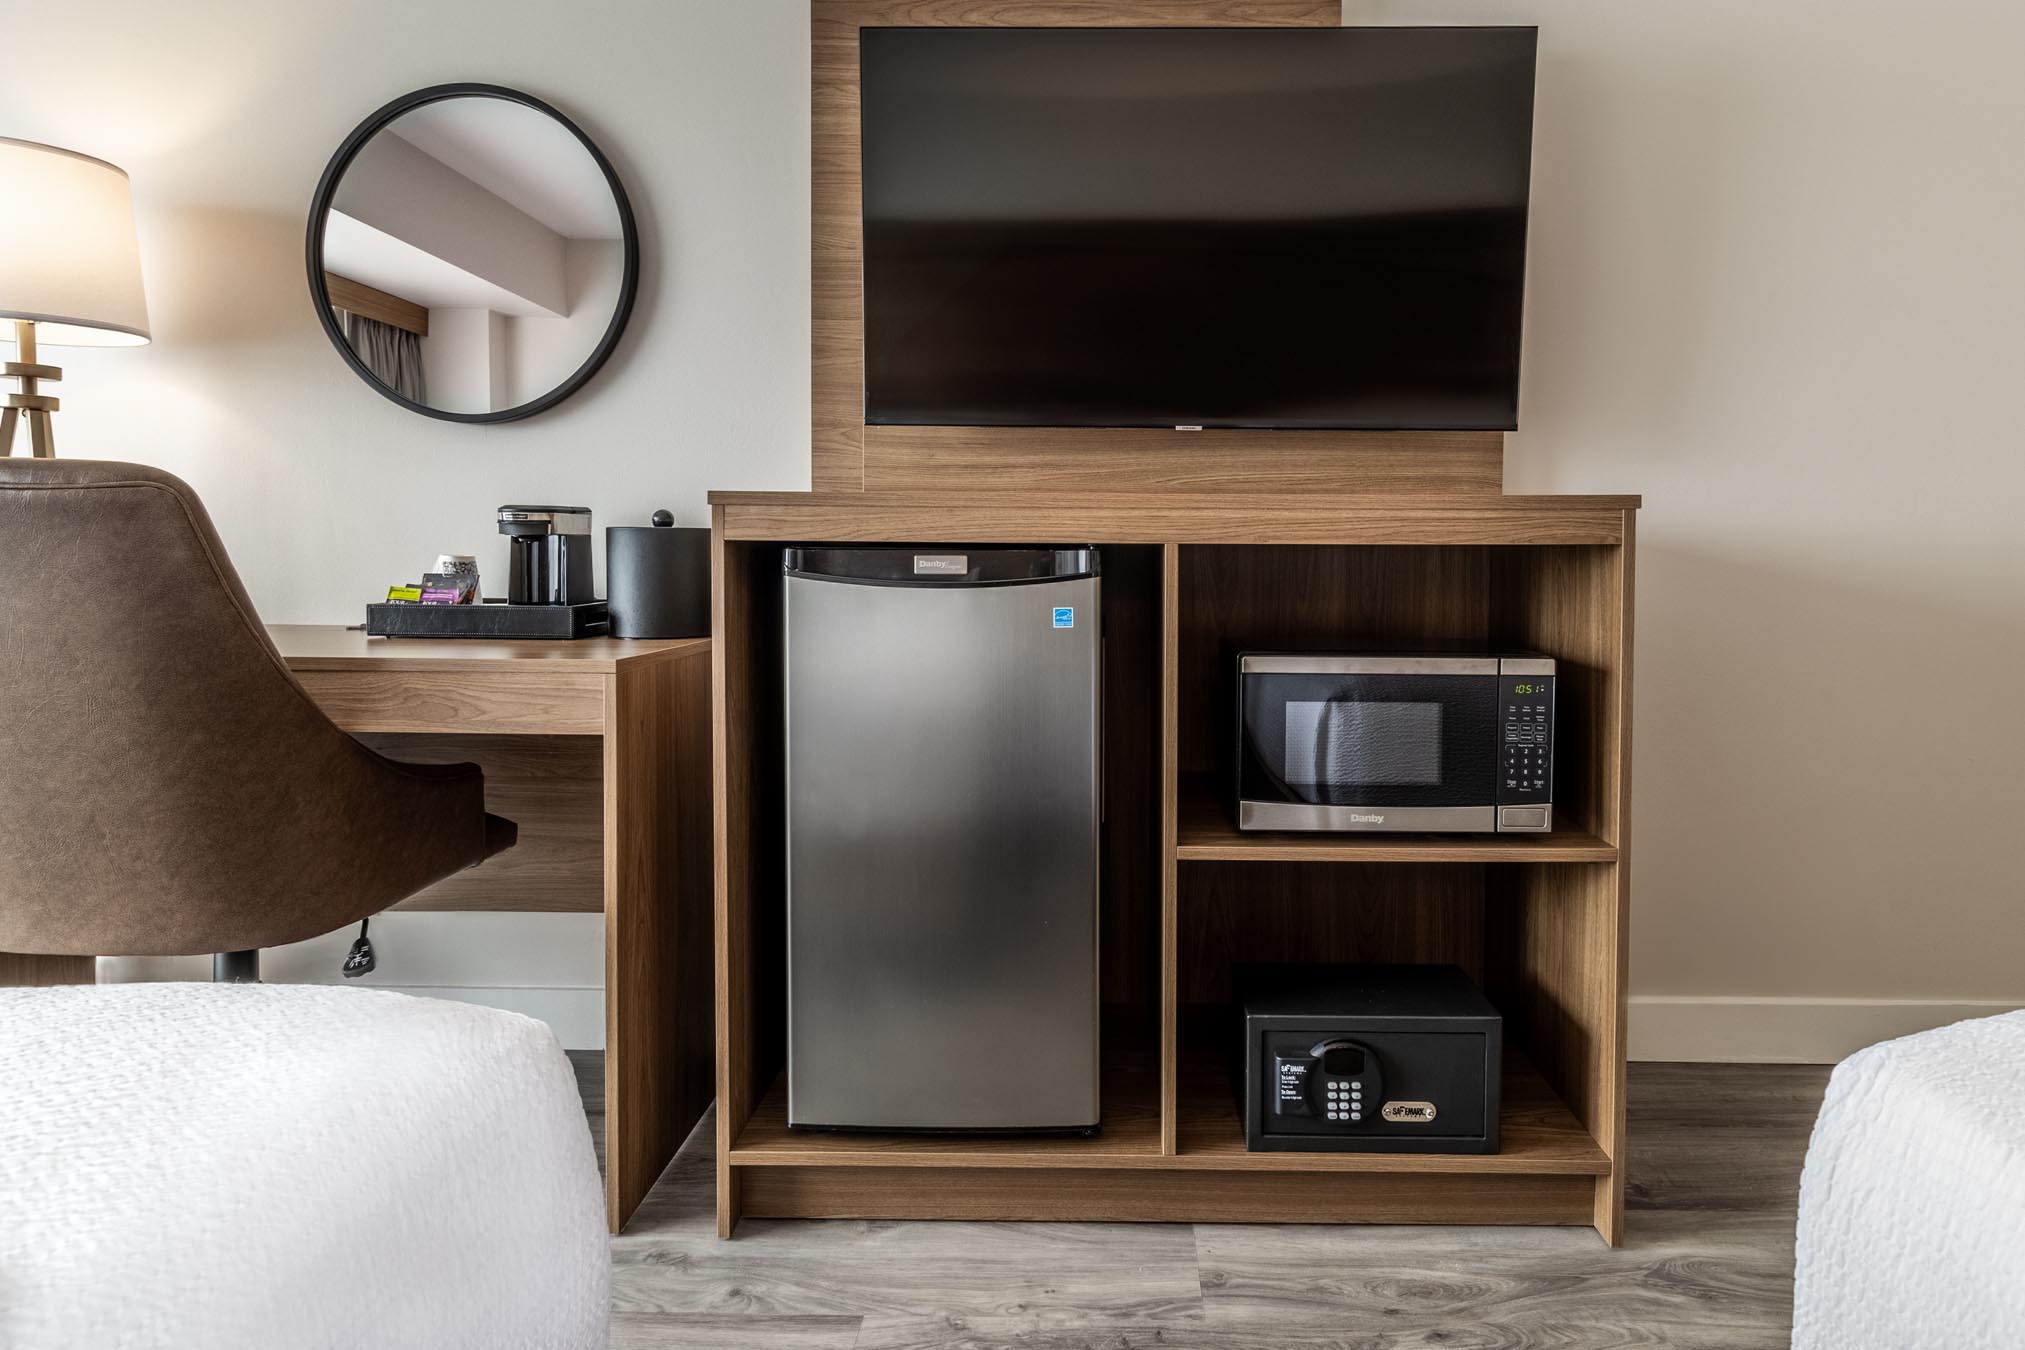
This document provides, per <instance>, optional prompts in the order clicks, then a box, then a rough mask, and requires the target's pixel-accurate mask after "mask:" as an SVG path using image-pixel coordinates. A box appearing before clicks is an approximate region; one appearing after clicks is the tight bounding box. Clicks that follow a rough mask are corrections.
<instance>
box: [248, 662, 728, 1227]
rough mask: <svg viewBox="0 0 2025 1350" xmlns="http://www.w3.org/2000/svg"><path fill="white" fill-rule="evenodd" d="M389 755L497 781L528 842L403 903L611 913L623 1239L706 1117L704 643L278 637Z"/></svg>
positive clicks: (319, 695)
mask: <svg viewBox="0 0 2025 1350" xmlns="http://www.w3.org/2000/svg"><path fill="white" fill-rule="evenodd" d="M268 632H269V633H270V634H271V635H272V636H273V638H274V644H275V646H276V647H278V648H279V649H280V651H281V655H282V657H283V659H284V660H286V661H287V662H288V668H289V669H290V670H291V671H293V672H294V673H295V677H296V678H297V679H298V680H300V681H302V685H303V688H304V689H306V690H308V691H309V695H310V697H311V698H314V699H315V700H316V702H317V705H318V706H319V707H321V708H322V709H323V710H324V711H325V712H326V713H328V714H330V717H331V720H332V721H334V722H336V723H337V724H338V725H339V726H341V727H343V728H344V729H345V730H346V731H349V732H352V733H353V734H354V735H357V736H358V737H359V738H360V739H361V740H364V741H366V742H367V743H369V744H371V745H372V746H373V747H374V748H375V749H377V750H379V751H380V752H381V753H383V754H386V755H390V756H393V757H395V758H406V759H420V760H439V761H452V760H470V761H475V762H477V763H479V764H482V765H484V766H485V771H486V772H485V779H486V781H485V795H486V806H487V809H489V810H491V811H493V812H494V813H496V814H498V815H502V816H506V817H507V818H508V819H510V820H513V821H515V822H517V823H518V824H519V826H520V843H519V844H518V845H517V846H516V847H514V848H513V849H511V850H510V851H508V852H506V853H503V854H501V855H499V856H498V857H497V858H494V859H492V860H491V861H489V862H487V863H486V864H485V865H484V866H482V867H479V868H474V869H472V870H471V871H469V872H465V873H463V874H461V875H459V876H455V877H451V878H449V879H447V880H445V881H442V882H439V883H438V884H436V885H435V886H432V887H430V888H429V889H428V890H426V891H423V892H422V893H421V894H420V895H417V896H415V897H414V898H412V899H410V900H408V901H405V902H403V905H402V907H403V908H418V909H487V910H497V909H512V910H597V909H602V910H603V911H604V915H605V1202H606V1207H607V1211H608V1217H609V1219H610V1221H611V1227H612V1231H613V1232H617V1231H618V1230H619V1229H620V1228H622V1227H624V1226H625V1223H626V1220H628V1219H629V1218H631V1217H632V1214H633V1211H634V1209H636V1208H637V1207H638V1206H639V1204H640V1201H641V1200H642V1199H644V1198H645V1197H646V1194H647V1192H648V1190H649V1189H651V1188H652V1186H653V1185H654V1182H655V1180H656V1179H657V1178H659V1177H660V1175H661V1170H662V1168H664V1167H666V1166H667V1164H668V1160H669V1159H670V1158H671V1157H673V1156H674V1154H675V1150H676V1149H677V1148H678V1147H680V1145H681V1143H682V1140H683V1139H684V1138H685V1137H686V1136H687V1135H688V1133H689V1130H690V1128H691V1127H692V1126H694V1125H695V1123H696V1120H697V1118H698V1117H699V1116H701V1115H702V1114H703V1108H704V1107H705V1106H707V1105H709V1103H710V1096H711V1091H712V1084H711V1043H712V1023H711V1017H712V995H711V934H710V928H711V863H710V641H709V639H707V638H682V639H673V640H668V641H636V640H625V639H620V638H585V639H580V640H578V641H575V642H509V641H488V640H478V639H427V638H369V637H367V636H366V635H365V634H364V633H358V632H352V631H350V630H348V629H344V628H339V627H336V626H322V625H301V624H276V625H273V626H271V627H270V628H269V629H268Z"/></svg>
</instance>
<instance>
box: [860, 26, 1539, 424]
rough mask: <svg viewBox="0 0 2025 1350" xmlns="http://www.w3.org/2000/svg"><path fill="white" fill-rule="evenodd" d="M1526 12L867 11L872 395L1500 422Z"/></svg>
mask: <svg viewBox="0 0 2025 1350" xmlns="http://www.w3.org/2000/svg"><path fill="white" fill-rule="evenodd" d="M1534 38H1535V30H1534V29H1531V28H1366V27H1360V28H1310V29H1228V28H1226V29H1209V28H1153V29H1147V28H1141V29H1130V28H1111V29H1084V28H1034V29H1024V28H866V29H864V30H862V34H861V38H860V43H861V45H860V62H861V64H860V99H861V103H860V106H861V117H862V126H861V130H862V135H863V141H862V145H863V151H862V153H863V166H862V167H863V174H864V267H865V273H864V296H865V420H866V421H867V422H868V423H875V424H912V425H933V426H966V425H968V426H1105V427H1136V426H1154V427H1173V426H1210V427H1220V426H1221V427H1286V428H1326V427H1346V428H1367V429H1414V430H1429V429H1460V428H1468V429H1481V430H1502V429H1510V428H1511V427H1513V426H1514V425H1515V419H1516V413H1517V407H1518V385H1519V319H1520V302H1521V296H1522V289H1523V282H1524V275H1525V246H1526V201H1527V180H1528V174H1529V170H1530V165H1531V148H1532V119H1533V55H1534Z"/></svg>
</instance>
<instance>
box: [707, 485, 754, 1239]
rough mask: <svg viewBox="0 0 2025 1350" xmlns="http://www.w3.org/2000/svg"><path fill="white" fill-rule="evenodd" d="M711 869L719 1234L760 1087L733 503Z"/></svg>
mask: <svg viewBox="0 0 2025 1350" xmlns="http://www.w3.org/2000/svg"><path fill="white" fill-rule="evenodd" d="M710 524H711V530H710V631H711V632H712V633H713V634H714V635H715V636H716V642H715V643H714V644H713V645H712V649H711V657H710V699H711V717H710V737H711V742H710V743H711V755H710V759H711V770H710V776H711V796H712V807H711V873H712V885H711V895H712V901H711V906H712V917H711V926H712V930H713V933H714V942H713V952H714V960H715V965H714V969H713V971H712V989H713V999H714V1008H713V1011H714V1014H715V1016H714V1021H715V1023H716V1027H717V1046H716V1066H717V1074H716V1083H715V1087H716V1097H717V1120H716V1124H717V1147H716V1149H715V1155H716V1159H717V1234H718V1236H719V1237H730V1236H731V1230H732V1228H733V1227H734V1226H735V1225H736V1224H737V1223H738V1216H739V1209H740V1203H739V1202H740V1196H739V1189H738V1178H737V1177H736V1176H735V1175H734V1174H733V1173H732V1170H731V1146H732V1141H733V1140H734V1139H735V1138H737V1136H738V1132H739V1130H741V1129H743V1128H744V1126H745V1121H746V1118H747V1117H748V1116H750V1115H751V1114H752V1107H753V1103H754V1101H755V1100H756V1098H757V1093H756V1092H755V1091H754V1089H753V1084H752V1081H751V1077H750V1074H749V1072H748V1067H749V1066H748V1061H749V1059H750V1057H751V1053H752V1052H751V1043H752V1016H753V1008H752V984H751V967H752V950H751V940H750V924H749V922H748V915H749V914H750V911H751V905H752V868H751V856H752V855H751V849H752V800H751V797H752V787H751V776H752V768H753V763H752V757H753V755H754V753H755V749H756V747H755V746H754V744H753V736H752V725H751V722H752V715H753V713H752V693H753V689H754V686H755V685H756V684H757V683H758V681H759V679H760V676H759V672H758V671H757V670H755V669H754V668H753V662H754V658H755V656H756V653H755V652H754V651H753V649H752V629H751V624H752V615H751V609H752V596H751V594H750V588H749V585H748V577H747V573H746V570H745V568H744V566H743V565H742V564H743V562H744V554H745V550H744V549H743V548H741V547H739V546H737V545H734V544H732V543H730V542H729V541H728V540H727V539H726V538H725V530H724V508H723V507H721V506H717V507H712V508H711V512H710Z"/></svg>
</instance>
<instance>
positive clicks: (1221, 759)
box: [1181, 544, 1489, 774]
mask: <svg viewBox="0 0 2025 1350" xmlns="http://www.w3.org/2000/svg"><path fill="white" fill-rule="evenodd" d="M1181 576H1182V581H1181V591H1182V602H1181V768H1182V771H1183V772H1184V773H1190V774H1197V773H1200V774H1209V773H1218V772H1222V773H1228V772H1231V771H1232V770H1231V769H1230V768H1229V766H1228V764H1227V763H1226V762H1225V761H1227V760H1228V759H1229V747H1230V743H1231V742H1233V741H1234V739H1235V734H1236V733H1235V726H1234V718H1235V717H1236V708H1237V702H1236V699H1237V690H1236V683H1235V678H1234V675H1233V672H1232V671H1231V669H1230V668H1229V654H1228V652H1227V650H1226V644H1227V643H1231V642H1239V643H1243V642H1254V641H1255V642H1260V643H1264V644H1266V645H1271V644H1274V643H1279V642H1291V643H1295V644H1300V643H1305V642H1313V643H1317V644H1319V645H1321V646H1323V647H1325V648H1326V647H1327V646H1330V645H1332V644H1344V643H1357V642H1391V641H1400V642H1409V643H1410V642H1415V641H1422V640H1430V641H1441V640H1448V639H1454V640H1459V641H1465V642H1479V643H1480V642H1482V641H1484V639H1485V637H1486V627H1487V624H1488V606H1489V590H1488V576H1489V561H1488V555H1487V554H1486V552H1485V551H1484V550H1483V549H1478V548H1464V547H1434V548H1396V547H1359V546H1340V547H1331V548H1316V547H1302V546H1286V545H1266V544H1254V545H1246V546H1239V547H1232V546H1203V545H1196V546H1190V547H1185V548H1183V549H1182V551H1181Z"/></svg>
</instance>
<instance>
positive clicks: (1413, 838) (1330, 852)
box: [1174, 775, 1617, 863]
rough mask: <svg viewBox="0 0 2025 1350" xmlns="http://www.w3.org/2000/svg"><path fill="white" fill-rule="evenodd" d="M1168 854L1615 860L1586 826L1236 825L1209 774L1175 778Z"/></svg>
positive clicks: (1186, 858)
mask: <svg viewBox="0 0 2025 1350" xmlns="http://www.w3.org/2000/svg"><path fill="white" fill-rule="evenodd" d="M1174 856H1175V857H1177V858H1179V859H1180V860H1181V861H1183V862H1315V863H1331V862H1336V863H1382V862H1412V863H1446V862H1453V863H1489V862H1616V861H1617V849H1616V847H1615V846H1614V845H1611V844H1607V843H1605V842H1604V841H1603V840H1601V839H1599V838H1597V837H1596V836H1595V835H1593V834H1591V833H1590V832H1589V831H1587V830H1580V829H1573V828H1568V827H1556V828H1555V829H1554V830H1552V831H1550V832H1548V833H1546V834H1305V833H1301V832H1298V831H1274V832H1264V831H1253V830H1240V829H1238V827H1237V826H1236V825H1235V824H1233V823H1232V821H1231V818H1230V811H1229V809H1228V808H1227V807H1226V806H1225V804H1224V802H1223V799H1222V797H1221V796H1219V795H1218V793H1217V792H1216V790H1215V780H1214V779H1211V778H1207V777H1203V776H1201V775H1194V776H1191V777H1188V778H1185V779H1183V780H1182V784H1181V801H1180V820H1179V823H1178V827H1177V830H1176V833H1175V841H1174Z"/></svg>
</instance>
